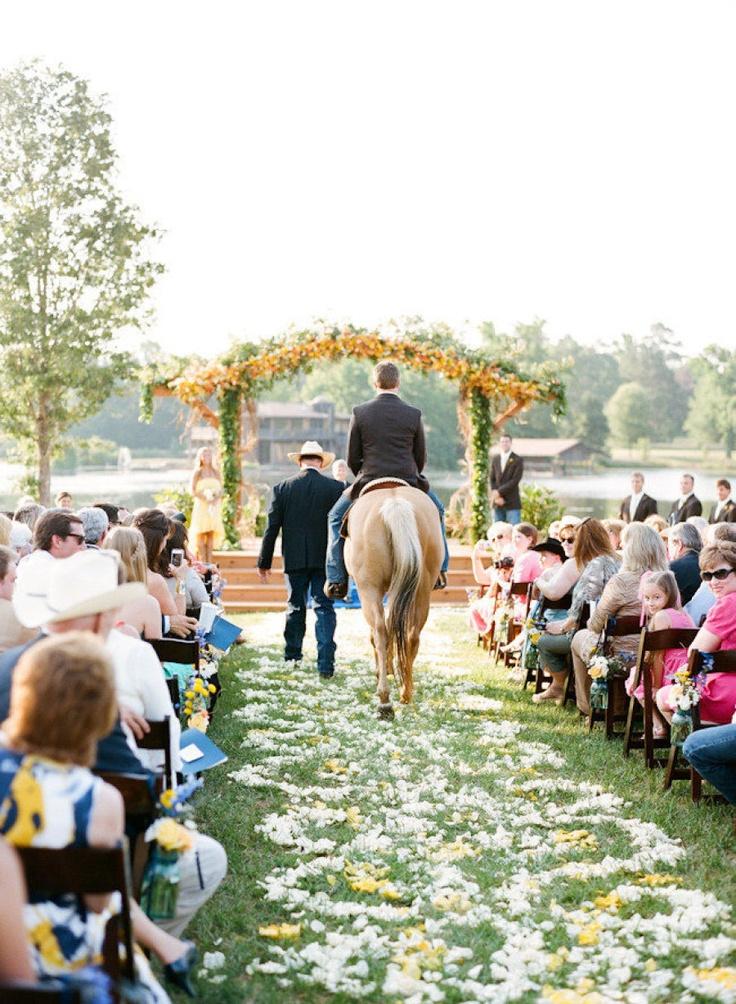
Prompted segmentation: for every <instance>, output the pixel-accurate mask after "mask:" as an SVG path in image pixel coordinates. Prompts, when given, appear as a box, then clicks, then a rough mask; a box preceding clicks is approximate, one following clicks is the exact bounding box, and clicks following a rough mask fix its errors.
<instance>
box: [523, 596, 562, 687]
mask: <svg viewBox="0 0 736 1004" xmlns="http://www.w3.org/2000/svg"><path fill="white" fill-rule="evenodd" d="M536 591H537V587H536V586H535V587H534V592H536ZM571 602H572V593H567V594H566V595H565V596H562V597H561V598H560V599H559V600H549V599H547V597H546V596H542V602H541V606H540V610H539V616H540V618H541V616H542V615H543V614H544V612H545V611H546V610H569V609H570V604H571ZM529 610H530V611H531V604H530V605H529ZM574 677H575V674H574V673H568V674H567V686H566V687H565V702H567V694H568V691H569V690H571V693H572V695H573V698H574V695H575V678H574ZM571 680H572V684H571V683H570V681H571ZM532 682H533V683H534V693H535V694H538V693H540V692H541V691H542V690H544V684H545V683H546V684H547V685H548V686H549V684H550V683H551V682H552V677H551V676H550V674H549V673H545V671H544V669H543V668H542V665H541V663H540V664H539V665H538V666H537V668H536V669H527V671H526V679H525V680H524V686H523V688H522V689H523V690H526V687H527V684H528V683H532Z"/></svg>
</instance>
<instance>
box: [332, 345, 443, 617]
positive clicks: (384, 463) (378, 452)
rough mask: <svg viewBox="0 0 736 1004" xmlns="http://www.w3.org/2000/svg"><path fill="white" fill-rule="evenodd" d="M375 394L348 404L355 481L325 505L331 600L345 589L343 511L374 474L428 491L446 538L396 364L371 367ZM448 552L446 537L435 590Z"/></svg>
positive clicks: (418, 424)
mask: <svg viewBox="0 0 736 1004" xmlns="http://www.w3.org/2000/svg"><path fill="white" fill-rule="evenodd" d="M373 386H374V387H375V388H376V396H375V397H374V398H373V400H372V401H368V402H367V403H366V404H360V405H358V406H357V407H356V408H353V414H352V417H351V419H350V429H349V431H348V466H349V467H350V470H351V471H352V472H353V474H354V475H355V483H354V484H353V485H352V487H351V488H350V489H349V490H348V491H346V492H344V493H343V494H342V495H341V496H340V498H339V499H338V500H337V502H336V503H335V505H334V506H333V507H332V509H331V510H330V515H329V517H328V523H329V530H330V542H329V545H328V549H327V562H326V572H327V583H326V585H325V592H326V593H327V595H328V596H330V597H331V598H332V599H342V598H343V597H344V596H345V595H346V593H347V586H348V573H347V570H346V568H345V562H344V560H343V540H342V538H341V536H340V529H341V527H342V521H343V519H344V517H345V513H346V512H347V511H348V509H349V508H350V506H351V505H352V504H353V501H354V500H355V499H357V498H358V496H359V494H360V492H361V489H362V488H364V487H365V485H367V484H368V482H369V481H373V480H375V479H376V478H388V477H394V478H401V479H402V480H403V481H406V482H407V484H409V485H411V486H412V487H413V488H420V489H421V490H422V491H423V492H427V494H428V495H429V497H430V498H431V499H432V501H433V502H434V504H435V505H436V506H437V510H438V512H439V515H440V523H441V525H442V536H443V538H445V521H444V515H445V510H444V507H443V505H442V502H441V501H440V500H439V498H437V496H436V495H435V494H434V492H432V491H430V488H429V482H428V481H427V479H426V477H425V476H424V474H422V471H423V469H424V465H425V464H426V462H427V447H426V443H425V438H424V426H423V425H422V413H421V411H420V410H419V409H418V408H413V407H412V406H411V405H410V404H407V403H406V402H405V401H402V400H401V398H400V397H399V368H398V366H396V364H395V363H392V362H389V361H384V362H380V363H378V364H377V365H376V367H375V368H374V370H373ZM449 561H450V556H449V554H448V551H447V540H446V538H445V558H444V561H443V563H442V570H441V571H440V577H439V579H438V580H437V583H436V584H435V589H444V588H445V586H446V584H447V574H446V573H447V566H448V564H449Z"/></svg>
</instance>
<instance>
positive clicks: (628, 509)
mask: <svg viewBox="0 0 736 1004" xmlns="http://www.w3.org/2000/svg"><path fill="white" fill-rule="evenodd" d="M656 513H657V502H656V500H655V499H653V498H652V497H651V496H650V495H647V493H646V492H645V491H644V475H643V474H642V473H641V471H634V473H633V474H632V475H631V495H627V496H626V498H625V499H624V500H623V502H622V503H621V508H620V510H619V514H618V518H619V519H622V520H623V521H624V523H643V522H644V520H645V519H646V518H647V517H648V516H653V515H656Z"/></svg>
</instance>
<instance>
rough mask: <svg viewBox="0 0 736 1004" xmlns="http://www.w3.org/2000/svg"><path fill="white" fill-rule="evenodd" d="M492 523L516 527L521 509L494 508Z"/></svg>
mask: <svg viewBox="0 0 736 1004" xmlns="http://www.w3.org/2000/svg"><path fill="white" fill-rule="evenodd" d="M493 522H494V523H510V524H511V525H512V526H516V524H517V523H521V509H499V508H498V506H494V507H493Z"/></svg>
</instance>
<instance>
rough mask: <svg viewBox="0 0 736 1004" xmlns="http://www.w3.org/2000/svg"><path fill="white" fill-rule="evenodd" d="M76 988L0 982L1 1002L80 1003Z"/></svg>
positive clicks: (18, 1003)
mask: <svg viewBox="0 0 736 1004" xmlns="http://www.w3.org/2000/svg"><path fill="white" fill-rule="evenodd" d="M81 1000H82V998H81V997H80V996H79V991H78V990H73V989H72V988H71V987H65V986H63V985H62V984H60V983H58V982H55V983H48V984H44V983H13V984H10V983H0V1002H2V1004H81Z"/></svg>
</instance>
